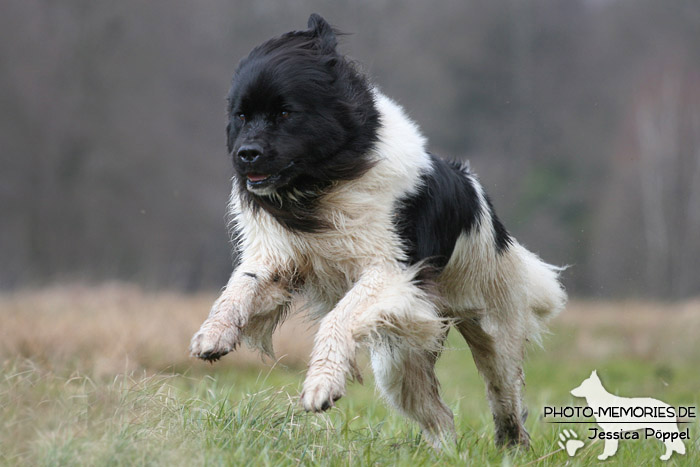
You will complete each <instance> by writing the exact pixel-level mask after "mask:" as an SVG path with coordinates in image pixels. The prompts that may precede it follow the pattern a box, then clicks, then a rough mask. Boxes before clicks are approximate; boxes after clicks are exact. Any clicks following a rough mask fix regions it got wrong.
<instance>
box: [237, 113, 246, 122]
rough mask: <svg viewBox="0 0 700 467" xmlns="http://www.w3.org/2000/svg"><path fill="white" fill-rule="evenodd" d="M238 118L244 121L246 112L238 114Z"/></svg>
mask: <svg viewBox="0 0 700 467" xmlns="http://www.w3.org/2000/svg"><path fill="white" fill-rule="evenodd" d="M238 119H239V120H240V121H242V122H245V114H238Z"/></svg>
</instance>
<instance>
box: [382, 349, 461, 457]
mask: <svg viewBox="0 0 700 467" xmlns="http://www.w3.org/2000/svg"><path fill="white" fill-rule="evenodd" d="M392 341H393V343H392ZM371 355H372V370H373V371H374V376H375V380H376V383H377V388H378V389H379V391H380V392H381V394H382V395H383V396H384V398H385V399H386V400H387V401H388V402H389V404H390V405H391V406H393V407H394V408H395V409H397V410H398V411H399V412H401V413H402V414H404V415H405V416H407V417H409V418H412V419H413V420H415V421H417V422H418V424H419V425H420V427H421V430H422V432H423V438H424V439H425V440H426V441H427V442H428V443H429V444H431V445H432V446H433V447H434V448H436V449H439V448H440V447H441V445H442V444H444V443H449V442H452V441H454V439H455V435H456V434H455V426H454V418H453V416H452V412H451V411H450V409H449V408H448V407H447V406H446V405H445V403H444V402H443V401H442V399H441V398H440V394H439V383H438V380H437V378H436V376H435V361H436V360H437V357H438V353H437V352H433V351H428V350H422V349H418V348H415V347H411V346H405V345H402V344H401V343H400V339H396V338H395V337H394V336H387V337H386V344H383V343H376V344H375V345H373V346H372V347H371Z"/></svg>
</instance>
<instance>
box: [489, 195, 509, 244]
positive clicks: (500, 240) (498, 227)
mask: <svg viewBox="0 0 700 467" xmlns="http://www.w3.org/2000/svg"><path fill="white" fill-rule="evenodd" d="M486 203H487V204H488V206H489V212H490V213H491V225H493V238H494V240H495V242H496V252H497V253H499V254H500V253H503V252H504V251H505V250H506V249H507V248H508V247H509V246H510V245H511V244H512V243H513V239H512V238H511V236H510V234H509V233H508V231H507V230H506V227H505V226H504V225H503V223H502V222H501V220H500V219H499V218H498V216H497V215H496V211H495V210H494V209H493V204H491V198H489V197H488V196H486Z"/></svg>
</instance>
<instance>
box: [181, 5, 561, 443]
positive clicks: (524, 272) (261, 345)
mask: <svg viewBox="0 0 700 467" xmlns="http://www.w3.org/2000/svg"><path fill="white" fill-rule="evenodd" d="M336 45H337V40H336V33H335V31H334V30H333V28H331V26H329V24H328V23H327V22H326V21H325V20H324V19H323V18H321V17H320V16H318V15H316V14H314V15H311V17H310V18H309V24H308V29H306V30H302V31H292V32H289V33H286V34H283V35H281V36H279V37H275V38H273V39H270V40H268V41H267V42H265V43H263V44H262V45H260V46H258V47H256V48H255V49H253V51H252V52H250V54H249V55H248V56H247V57H246V58H244V59H243V60H242V61H241V62H240V64H239V66H238V69H237V70H236V73H235V75H234V77H233V83H232V87H231V91H230V93H229V96H228V126H227V129H226V135H227V139H228V150H229V152H230V155H231V157H232V159H233V165H234V168H235V177H234V186H233V190H232V193H231V202H230V211H231V215H232V219H233V220H234V223H233V225H234V233H235V239H236V243H237V247H238V250H239V261H240V262H239V264H238V266H237V267H236V268H235V270H234V272H233V275H232V276H231V279H230V280H229V282H228V285H227V286H226V288H225V290H224V291H223V293H222V294H221V297H219V299H217V301H216V302H215V303H214V305H213V307H212V310H211V312H210V314H209V317H208V318H207V320H206V321H205V322H204V323H203V324H202V327H201V329H200V330H199V331H198V332H197V333H196V334H195V336H194V337H193V338H192V344H191V348H190V351H191V353H192V355H193V356H195V357H198V358H202V359H205V360H216V359H218V358H219V357H221V356H223V355H225V354H227V353H228V352H230V351H232V350H234V349H235V348H236V346H237V345H238V344H239V343H240V342H241V341H243V342H246V343H247V344H249V345H251V346H254V347H256V348H258V349H260V350H261V351H263V352H265V353H268V354H271V353H272V348H271V344H270V342H271V340H270V339H271V335H272V332H273V331H274V329H275V327H276V326H277V325H278V324H279V323H280V322H281V321H282V320H283V319H284V317H285V315H286V311H287V310H288V309H289V308H290V304H292V303H294V302H295V301H297V303H298V302H302V303H303V307H304V309H307V310H309V311H310V312H312V313H314V315H315V316H316V317H318V319H319V320H320V322H319V329H318V334H317V335H316V338H315V341H314V347H313V352H312V354H311V361H310V363H309V370H308V374H307V377H306V381H305V382H304V389H303V393H302V394H301V404H302V405H303V407H304V408H305V409H306V410H307V411H322V410H326V409H328V408H330V407H332V406H333V404H334V402H335V401H336V400H338V399H339V398H340V397H341V396H343V394H344V393H345V384H346V379H347V378H348V377H355V378H357V379H359V378H360V374H359V371H358V369H357V366H356V364H355V355H356V352H357V348H358V346H359V345H360V344H363V345H366V346H367V347H368V348H369V350H370V353H371V361H372V368H373V370H374V373H375V376H376V381H377V385H378V386H379V389H380V391H381V393H382V394H383V395H384V396H385V398H386V399H387V400H388V401H389V403H390V404H391V405H393V406H394V407H396V408H397V409H398V410H400V411H401V412H403V413H404V414H405V415H407V416H409V417H411V418H413V419H415V420H416V421H417V422H418V423H419V424H420V426H421V428H422V430H423V433H424V436H425V437H426V439H427V440H428V441H429V442H430V443H432V444H433V445H435V446H438V445H439V444H440V443H441V441H443V440H445V439H449V438H451V437H453V436H454V422H453V416H452V412H451V411H450V409H449V408H448V407H447V406H446V405H445V403H444V402H443V401H442V400H441V399H440V396H439V393H438V381H437V379H436V377H435V372H434V365H435V361H436V359H437V358H438V355H439V353H440V349H441V346H442V344H443V341H444V339H445V336H446V334H447V331H448V329H449V327H450V326H455V327H456V328H457V330H458V331H459V332H460V333H461V334H462V335H463V336H464V338H465V339H466V341H467V343H468V344H469V346H470V348H471V351H472V354H473V356H474V360H475V361H476V365H477V367H478V369H479V371H480V373H481V375H482V376H483V378H484V380H485V381H486V387H487V391H488V398H489V401H490V406H491V410H492V412H493V417H494V420H495V424H496V443H497V444H499V445H503V444H508V445H513V444H518V443H519V444H521V445H528V443H529V437H528V434H527V432H526V431H525V428H524V427H523V420H522V414H524V413H525V411H524V409H523V406H522V402H521V398H522V395H521V393H522V386H523V370H522V362H523V357H524V356H523V351H524V345H525V343H526V341H528V340H535V341H537V339H538V337H539V334H540V332H541V330H542V329H543V326H544V323H545V321H546V320H547V319H548V318H550V317H552V316H553V315H555V314H556V313H558V312H559V311H560V310H562V308H563V307H564V305H565V302H566V295H565V293H564V291H563V290H562V287H561V286H560V284H559V282H558V271H559V270H558V268H555V267H553V266H550V265H548V264H546V263H544V262H542V261H541V260H540V259H539V258H538V257H537V256H536V255H534V254H533V253H530V252H529V251H528V250H526V249H525V248H524V247H522V246H521V245H520V244H518V243H517V241H516V240H515V239H514V238H513V237H512V236H510V235H509V234H508V232H507V231H506V229H505V228H504V227H503V224H501V222H500V221H499V220H498V218H497V217H496V214H495V212H494V210H493V207H492V206H491V203H490V202H489V199H488V197H487V196H486V194H485V193H484V190H483V189H482V187H481V185H480V184H479V182H478V181H477V178H476V176H475V175H474V174H473V173H472V172H471V171H470V170H469V168H468V166H466V165H464V164H459V163H453V162H447V161H444V160H442V159H439V158H437V157H435V156H433V155H432V154H430V153H429V152H428V151H427V150H426V140H425V138H424V137H423V136H422V135H421V133H420V131H419V129H418V128H417V126H416V125H415V124H414V123H413V122H412V121H411V120H410V119H409V118H408V117H407V116H406V115H405V114H404V112H403V110H402V109H401V107H399V105H397V104H396V103H395V102H393V101H392V100H390V99H389V98H388V97H386V96H384V95H383V94H382V93H381V92H380V91H379V90H378V89H377V88H376V87H373V86H372V85H371V84H370V83H369V81H368V80H367V78H366V77H365V76H364V75H363V74H362V73H360V72H359V71H358V70H357V68H356V67H355V66H354V65H353V63H352V62H350V61H349V60H348V59H347V58H345V57H344V56H343V55H340V54H339V53H338V52H337V50H336Z"/></svg>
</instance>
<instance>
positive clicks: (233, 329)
mask: <svg viewBox="0 0 700 467" xmlns="http://www.w3.org/2000/svg"><path fill="white" fill-rule="evenodd" d="M250 271H255V273H252V272H250ZM275 279H277V280H275ZM288 301H289V292H288V291H287V288H286V286H285V282H284V281H282V280H280V279H279V278H278V277H276V275H275V274H274V273H272V272H271V271H266V270H264V269H260V268H256V267H255V266H254V265H247V264H243V265H241V266H239V267H238V268H236V270H235V271H234V273H233V275H232V276H231V279H230V280H229V282H228V284H227V285H226V288H225V289H224V290H223V292H222V293H221V296H220V297H219V298H218V299H217V300H216V301H215V302H214V305H213V306H212V308H211V311H210V312H209V317H208V318H207V319H206V320H205V321H204V323H202V326H201V327H200V329H199V331H198V332H197V333H196V334H195V335H194V337H192V342H191V344H190V354H191V355H192V356H193V357H197V358H202V359H205V360H217V359H219V358H221V357H222V356H224V355H226V354H227V353H229V352H231V351H232V350H234V349H235V348H236V347H237V346H238V344H239V343H240V340H241V337H244V338H245V337H246V336H247V339H246V340H247V341H248V343H250V344H251V345H252V346H255V347H258V348H259V349H260V350H262V351H263V352H265V353H268V354H269V353H271V352H272V348H271V346H270V344H269V341H270V338H269V336H271V335H272V331H274V327H275V326H276V324H277V323H278V322H279V320H280V319H281V318H282V311H283V306H284V304H285V303H287V302H288ZM251 331H252V332H251Z"/></svg>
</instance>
